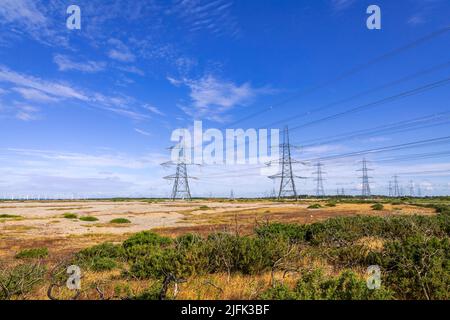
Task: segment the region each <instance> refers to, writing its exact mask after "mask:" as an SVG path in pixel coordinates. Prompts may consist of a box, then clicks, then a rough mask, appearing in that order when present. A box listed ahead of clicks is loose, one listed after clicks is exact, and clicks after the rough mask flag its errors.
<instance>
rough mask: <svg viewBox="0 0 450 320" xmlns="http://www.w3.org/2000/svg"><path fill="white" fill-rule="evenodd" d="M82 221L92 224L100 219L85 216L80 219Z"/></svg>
mask: <svg viewBox="0 0 450 320" xmlns="http://www.w3.org/2000/svg"><path fill="white" fill-rule="evenodd" d="M80 220H81V221H88V222H92V221H98V218H96V217H93V216H84V217H80Z"/></svg>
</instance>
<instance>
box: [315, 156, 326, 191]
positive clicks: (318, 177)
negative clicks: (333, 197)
mask: <svg viewBox="0 0 450 320" xmlns="http://www.w3.org/2000/svg"><path fill="white" fill-rule="evenodd" d="M314 166H315V167H316V168H317V169H316V171H315V172H314V174H315V175H316V178H315V180H314V181H316V196H317V197H321V196H325V191H324V189H323V180H324V179H323V176H322V174H323V173H324V172H323V171H322V167H323V164H322V163H320V162H317V163H316V164H315V165H314Z"/></svg>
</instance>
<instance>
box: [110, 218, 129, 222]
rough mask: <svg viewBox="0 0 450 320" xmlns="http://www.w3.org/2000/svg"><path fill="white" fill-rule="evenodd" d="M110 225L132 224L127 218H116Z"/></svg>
mask: <svg viewBox="0 0 450 320" xmlns="http://www.w3.org/2000/svg"><path fill="white" fill-rule="evenodd" d="M110 223H131V221H130V220H128V219H125V218H116V219H112V220H111V221H110Z"/></svg>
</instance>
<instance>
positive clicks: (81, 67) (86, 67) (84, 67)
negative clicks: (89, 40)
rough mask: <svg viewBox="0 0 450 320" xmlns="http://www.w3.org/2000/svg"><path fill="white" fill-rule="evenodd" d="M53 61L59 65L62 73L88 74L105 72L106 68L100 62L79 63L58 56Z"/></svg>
mask: <svg viewBox="0 0 450 320" xmlns="http://www.w3.org/2000/svg"><path fill="white" fill-rule="evenodd" d="M53 61H54V62H55V63H56V64H57V65H58V69H59V70H60V71H71V70H76V71H81V72H86V73H95V72H99V71H103V70H105V68H106V63H104V62H98V61H85V62H78V61H73V60H71V59H70V58H69V57H68V56H64V55H61V54H57V55H55V56H54V57H53Z"/></svg>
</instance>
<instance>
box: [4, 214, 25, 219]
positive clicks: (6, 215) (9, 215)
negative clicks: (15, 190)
mask: <svg viewBox="0 0 450 320" xmlns="http://www.w3.org/2000/svg"><path fill="white" fill-rule="evenodd" d="M15 218H21V216H18V215H15V214H5V213H2V214H0V219H15Z"/></svg>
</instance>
